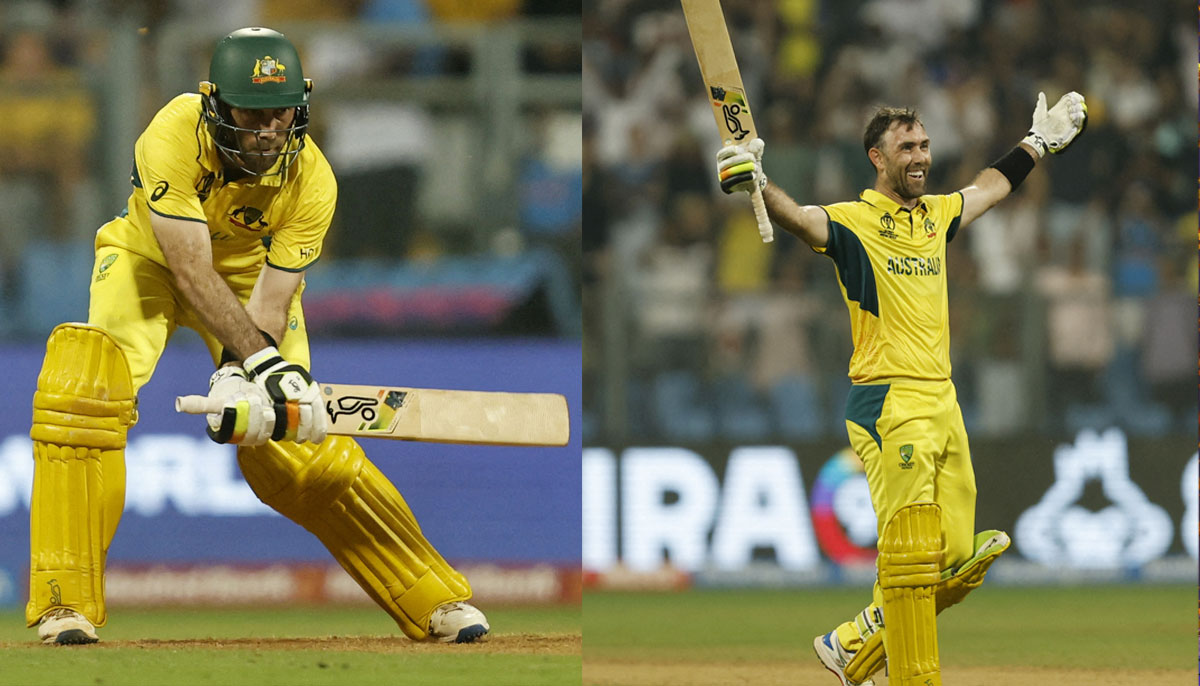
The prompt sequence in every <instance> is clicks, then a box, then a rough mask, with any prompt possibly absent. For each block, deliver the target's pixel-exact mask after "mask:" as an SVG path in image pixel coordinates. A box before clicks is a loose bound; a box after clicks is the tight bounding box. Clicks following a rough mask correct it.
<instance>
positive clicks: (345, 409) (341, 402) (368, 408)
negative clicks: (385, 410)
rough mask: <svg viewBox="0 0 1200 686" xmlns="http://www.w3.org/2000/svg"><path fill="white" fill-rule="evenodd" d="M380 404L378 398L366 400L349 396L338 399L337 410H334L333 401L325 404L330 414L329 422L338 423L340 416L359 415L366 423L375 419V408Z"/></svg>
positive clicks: (326, 410)
mask: <svg viewBox="0 0 1200 686" xmlns="http://www.w3.org/2000/svg"><path fill="white" fill-rule="evenodd" d="M378 404H379V399H378V398H364V397H362V396H357V395H347V396H343V397H341V398H338V399H337V408H336V409H335V408H334V405H333V401H332V400H330V401H329V402H327V403H325V412H326V413H328V414H329V421H331V422H336V421H337V418H338V416H339V415H343V414H358V415H361V416H362V418H363V419H364V420H366V421H368V422H369V421H371V420H372V419H375V414H376V412H375V406H376V405H378Z"/></svg>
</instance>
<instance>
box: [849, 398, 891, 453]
mask: <svg viewBox="0 0 1200 686" xmlns="http://www.w3.org/2000/svg"><path fill="white" fill-rule="evenodd" d="M891 388H892V385H891V384H881V385H877V386H859V385H854V386H851V387H850V393H849V394H848V395H847V396H846V421H848V422H854V423H855V424H858V425H859V426H861V427H862V428H863V431H866V432H867V433H868V434H871V438H873V439H875V445H877V446H879V449H880V450H883V437H882V436H880V435H879V431H877V430H876V429H875V423H876V422H878V421H879V416H880V415H882V414H883V401H884V400H887V394H888V391H889V390H891Z"/></svg>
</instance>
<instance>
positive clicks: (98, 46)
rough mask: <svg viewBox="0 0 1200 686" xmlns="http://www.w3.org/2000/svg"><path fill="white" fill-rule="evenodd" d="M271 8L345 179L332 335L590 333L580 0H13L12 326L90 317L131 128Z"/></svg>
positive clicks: (0, 70) (5, 97) (327, 273)
mask: <svg viewBox="0 0 1200 686" xmlns="http://www.w3.org/2000/svg"><path fill="white" fill-rule="evenodd" d="M254 25H264V26H269V27H271V28H275V29H278V30H280V31H283V32H284V33H285V34H287V35H288V37H289V38H291V39H292V40H293V42H294V43H295V44H296V45H297V48H298V50H299V52H300V55H301V57H302V59H303V67H304V73H305V76H308V77H310V78H312V79H313V80H314V81H315V83H316V87H315V90H314V92H313V96H312V101H311V102H312V105H311V107H312V126H311V128H310V135H311V136H312V139H313V140H315V141H317V144H318V145H319V146H320V147H321V149H322V151H323V152H324V153H325V154H326V156H327V157H328V158H329V160H330V162H331V163H332V165H333V167H334V171H335V173H336V175H337V177H338V180H339V191H340V192H339V207H338V210H337V213H336V215H335V220H334V222H335V223H334V226H333V227H332V229H331V230H330V233H329V237H328V239H327V242H326V250H325V253H324V255H323V258H322V260H321V261H320V262H319V263H318V265H316V266H314V268H313V269H312V270H311V271H310V273H309V278H308V291H307V292H306V304H307V309H308V314H309V326H310V328H312V329H313V330H314V331H315V332H317V333H318V335H322V334H348V335H395V334H404V335H409V334H411V335H427V334H434V335H440V334H452V335H457V334H467V335H480V334H499V335H534V336H550V337H562V338H567V339H578V337H579V336H580V314H579V313H580V304H579V296H578V293H579V281H580V264H579V247H578V246H579V241H580V235H581V231H582V228H581V227H582V223H581V214H580V197H581V194H582V173H581V158H580V144H579V141H580V136H581V128H582V117H581V107H582V104H581V93H580V90H581V89H580V77H579V73H580V61H581V56H580V45H579V34H580V25H579V7H578V6H577V5H575V6H574V7H572V5H571V4H570V3H566V4H564V3H558V2H553V1H551V0H481V1H474V2H463V1H460V0H323V1H322V0H289V1H287V2H284V1H282V0H213V1H212V2H182V1H180V0H132V1H128V2H117V1H116V0H112V1H100V2H96V1H85V0H13V1H12V2H5V3H3V5H2V6H0V119H2V120H3V121H4V122H6V126H5V133H4V135H3V136H0V207H3V208H4V209H3V212H0V284H2V288H0V340H38V341H40V340H44V338H45V336H46V335H47V334H48V332H49V330H50V329H51V328H52V327H53V326H54V325H55V324H57V323H58V322H60V321H65V320H82V319H84V318H86V302H87V284H88V275H89V272H90V270H91V268H92V254H91V242H92V238H93V235H94V232H95V231H96V229H97V228H98V227H99V226H100V225H101V224H102V223H104V222H105V221H107V220H108V219H110V218H111V217H113V216H115V215H116V214H117V213H119V212H120V211H121V210H122V208H123V207H124V205H125V203H126V200H127V198H128V196H129V192H130V189H131V187H130V183H129V173H130V167H131V161H132V154H133V144H134V141H135V140H136V138H137V136H138V135H139V134H140V133H141V131H142V129H143V128H144V127H145V125H146V124H147V123H148V122H149V121H150V118H151V117H152V116H153V115H154V113H155V112H156V111H157V110H158V109H159V108H160V107H162V106H163V105H164V104H166V102H167V101H168V100H169V99H171V98H172V97H174V96H175V95H177V94H179V93H182V92H188V91H190V92H195V90H196V88H197V83H198V82H199V81H200V80H201V79H205V78H207V74H208V59H209V56H210V54H211V50H212V46H213V45H215V43H216V41H217V40H218V39H220V38H221V37H222V36H224V35H226V34H227V33H229V32H230V31H232V30H234V29H237V28H240V27H243V26H254Z"/></svg>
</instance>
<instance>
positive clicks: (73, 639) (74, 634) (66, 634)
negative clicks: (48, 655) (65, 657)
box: [45, 629, 100, 646]
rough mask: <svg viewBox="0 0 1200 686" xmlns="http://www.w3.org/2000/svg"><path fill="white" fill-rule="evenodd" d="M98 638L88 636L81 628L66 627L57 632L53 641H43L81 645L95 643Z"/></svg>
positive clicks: (64, 644) (65, 644) (63, 644)
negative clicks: (64, 629)
mask: <svg viewBox="0 0 1200 686" xmlns="http://www.w3.org/2000/svg"><path fill="white" fill-rule="evenodd" d="M99 640H100V639H98V638H92V637H91V636H88V635H87V634H85V633H84V632H83V630H82V629H67V630H66V631H61V632H59V634H58V635H57V636H55V637H54V640H53V641H49V640H48V641H45V642H46V643H51V644H53V645H60V646H81V645H88V644H89V643H96V642H98V641H99Z"/></svg>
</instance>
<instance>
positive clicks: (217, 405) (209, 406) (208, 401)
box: [175, 395, 225, 414]
mask: <svg viewBox="0 0 1200 686" xmlns="http://www.w3.org/2000/svg"><path fill="white" fill-rule="evenodd" d="M223 409H225V405H224V404H223V403H221V401H220V400H217V399H216V398H209V397H208V396H207V395H181V396H179V397H177V398H175V411H176V412H184V413H187V414H220V413H221V411H222V410H223Z"/></svg>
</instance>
